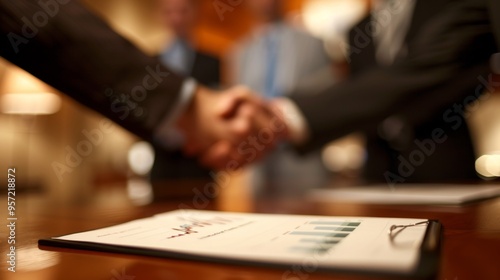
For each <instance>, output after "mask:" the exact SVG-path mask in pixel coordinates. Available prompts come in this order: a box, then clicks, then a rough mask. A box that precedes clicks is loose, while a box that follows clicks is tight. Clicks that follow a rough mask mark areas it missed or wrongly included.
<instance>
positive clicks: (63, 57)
mask: <svg viewBox="0 0 500 280" xmlns="http://www.w3.org/2000/svg"><path fill="white" fill-rule="evenodd" d="M42 3H45V4H42ZM43 5H46V6H43ZM0 11H1V15H0V34H1V39H0V40H1V41H0V46H1V50H0V52H1V53H0V55H1V56H3V57H4V58H5V59H7V60H9V61H10V62H12V63H14V64H16V65H17V66H19V67H21V68H23V69H25V70H26V71H28V72H30V73H31V74H33V75H34V76H36V77H37V78H39V79H41V80H42V81H44V82H46V83H48V84H49V85H51V86H53V87H54V88H56V89H58V90H60V91H61V92H63V93H65V94H67V95H69V96H70V97H72V98H73V99H75V100H76V101H78V102H79V103H81V104H83V105H85V106H87V107H89V108H92V109H94V110H95V111H97V112H99V113H101V114H103V115H104V116H106V117H108V118H110V119H111V120H113V121H115V122H117V123H118V124H120V125H122V126H123V127H124V128H126V129H128V130H129V131H131V132H133V133H135V134H137V135H138V136H141V137H143V138H146V139H149V140H151V139H152V138H153V135H154V133H155V131H157V130H158V129H159V128H158V127H159V126H160V124H161V123H162V122H163V121H164V120H165V119H168V114H169V113H171V112H173V110H174V108H175V106H176V104H177V103H178V102H179V99H180V98H179V95H180V91H181V88H182V86H183V83H184V78H182V77H180V76H177V75H176V74H174V73H172V72H170V71H169V70H168V69H167V68H165V67H164V66H162V64H161V63H160V61H159V60H157V59H155V58H151V57H149V56H147V55H145V54H144V53H143V52H141V51H140V50H138V49H137V48H136V47H135V46H134V45H132V44H131V43H130V42H129V41H127V40H126V39H124V38H123V37H121V36H119V35H118V34H117V33H115V32H114V31H113V30H112V29H111V28H110V27H109V26H108V25H107V24H106V23H105V22H104V21H103V20H101V19H100V18H98V17H97V16H95V15H94V14H92V13H91V12H90V11H89V10H87V9H86V8H85V7H83V6H82V5H81V4H80V3H79V2H78V1H62V0H61V1H59V0H58V1H30V0H18V1H10V0H0Z"/></svg>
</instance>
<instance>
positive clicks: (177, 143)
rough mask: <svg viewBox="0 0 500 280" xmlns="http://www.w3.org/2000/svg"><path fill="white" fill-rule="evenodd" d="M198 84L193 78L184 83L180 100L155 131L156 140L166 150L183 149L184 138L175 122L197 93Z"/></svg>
mask: <svg viewBox="0 0 500 280" xmlns="http://www.w3.org/2000/svg"><path fill="white" fill-rule="evenodd" d="M196 87H197V82H196V80H194V79H193V78H188V79H186V80H185V81H184V83H183V85H182V87H181V92H180V94H179V99H178V100H177V103H176V104H174V106H173V107H172V112H170V114H168V115H167V116H165V118H164V119H163V120H162V122H161V123H160V125H159V126H158V128H157V129H156V131H155V134H154V140H155V142H157V143H158V144H160V145H161V146H163V147H164V148H166V149H169V150H174V149H178V148H180V147H182V144H183V143H184V136H183V135H182V133H181V132H180V131H179V130H178V129H176V128H175V122H176V121H177V119H178V118H179V117H180V116H181V115H182V113H183V112H184V111H185V110H186V108H187V107H188V105H189V103H190V102H191V100H192V99H193V96H194V93H195V92H196Z"/></svg>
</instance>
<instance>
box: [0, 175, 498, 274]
mask: <svg viewBox="0 0 500 280" xmlns="http://www.w3.org/2000/svg"><path fill="white" fill-rule="evenodd" d="M166 187H174V186H172V185H171V184H170V186H166ZM193 198H194V196H193V197H190V198H187V199H174V200H164V201H159V202H154V203H151V204H148V205H144V206H137V205H134V204H133V203H132V202H131V201H130V199H129V198H128V197H127V194H126V191H125V187H124V186H117V187H112V188H107V189H103V190H96V191H94V192H93V193H92V194H91V195H90V196H89V197H83V198H80V199H78V200H77V201H76V202H72V203H65V202H61V201H53V200H51V199H49V198H47V197H46V196H44V195H24V196H23V195H21V194H19V195H18V197H17V207H18V208H17V213H16V215H17V217H18V221H17V227H16V245H17V252H16V253H17V257H18V261H17V272H15V273H12V272H9V271H7V267H8V265H7V263H6V261H5V260H6V254H7V253H8V246H7V244H6V240H7V237H8V236H7V231H6V230H5V228H6V226H4V225H2V226H1V230H0V252H1V256H2V257H1V260H2V261H1V262H0V279H23V280H30V279H36V280H44V279H51V280H52V279H64V280H66V279H85V280H88V279H103V280H104V279H106V280H109V279H116V280H133V279H135V280H142V279H197V280H202V279H228V280H247V279H258V280H262V279H276V280H281V279H294V280H297V279H300V280H306V279H308V280H309V279H310V280H312V279H373V278H372V277H367V276H359V275H343V274H322V273H317V272H306V271H295V272H294V273H295V274H286V273H285V272H286V271H284V270H279V269H267V268H258V267H250V266H230V265H220V264H212V263H202V262H190V261H180V260H173V259H158V258H149V257H141V256H131V255H118V254H104V253H89V252H73V251H71V252H54V251H45V250H40V249H38V246H37V241H38V239H40V238H47V237H51V236H58V235H64V234H68V233H73V232H78V231H85V230H89V229H93V228H99V227H105V226H111V225H114V224H117V223H122V222H126V221H129V220H133V219H138V218H142V217H148V216H151V215H153V214H156V213H160V212H166V211H171V210H175V209H178V208H179V206H183V207H186V206H190V207H192V206H193V203H194V204H195V205H197V206H203V208H204V209H207V210H223V211H236V212H257V213H289V214H307V215H310V214H312V215H346V216H380V217H407V218H410V217H411V218H430V219H438V220H440V221H441V223H442V224H443V225H444V229H445V232H444V243H443V252H442V257H441V263H440V271H439V275H438V277H437V279H440V280H468V279H474V280H475V279H480V280H488V279H492V280H498V279H500V198H497V199H492V200H486V201H482V202H477V203H473V204H469V205H466V206H460V207H444V206H443V207H438V206H387V205H386V206H384V205H366V204H355V203H335V204H333V203H325V202H317V201H310V200H308V199H307V198H305V196H304V195H299V194H297V195H294V194H287V195H280V196H276V195H274V196H263V197H260V198H258V199H257V198H254V197H252V195H250V194H249V192H248V191H245V190H244V189H239V188H238V187H237V186H232V187H230V188H225V189H223V190H222V191H221V192H220V193H219V194H218V195H217V198H216V199H214V200H212V201H211V202H209V203H207V204H206V205H205V203H203V204H202V203H200V201H194V200H193ZM0 200H1V204H0V205H1V207H2V208H0V209H1V210H0V220H1V221H3V222H4V223H5V224H7V220H6V218H7V214H6V210H5V209H3V208H4V205H6V199H5V196H0ZM193 208H195V207H193ZM360 253H362V252H360ZM290 271H293V268H292V267H291V268H290ZM384 279H385V278H384Z"/></svg>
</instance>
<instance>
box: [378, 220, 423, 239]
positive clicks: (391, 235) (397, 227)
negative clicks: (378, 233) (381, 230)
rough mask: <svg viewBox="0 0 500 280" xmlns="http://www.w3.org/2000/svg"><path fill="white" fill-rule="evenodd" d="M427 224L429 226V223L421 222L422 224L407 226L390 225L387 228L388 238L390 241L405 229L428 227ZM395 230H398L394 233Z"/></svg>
mask: <svg viewBox="0 0 500 280" xmlns="http://www.w3.org/2000/svg"><path fill="white" fill-rule="evenodd" d="M428 224H429V221H423V222H418V223H413V224H407V225H392V226H391V227H390V228H389V232H388V234H389V238H391V240H392V239H393V238H394V237H395V236H396V235H397V234H398V233H400V232H401V231H402V230H404V229H405V228H407V227H414V226H419V225H428ZM397 229H399V230H398V231H396V230H397Z"/></svg>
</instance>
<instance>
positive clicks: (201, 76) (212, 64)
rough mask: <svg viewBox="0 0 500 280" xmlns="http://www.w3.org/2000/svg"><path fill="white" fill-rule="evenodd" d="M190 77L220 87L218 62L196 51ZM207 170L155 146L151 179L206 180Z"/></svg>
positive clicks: (178, 153)
mask: <svg viewBox="0 0 500 280" xmlns="http://www.w3.org/2000/svg"><path fill="white" fill-rule="evenodd" d="M190 76H191V77H193V78H195V79H196V80H197V81H198V82H199V83H201V84H203V85H205V86H208V87H218V86H219V85H220V82H221V79H220V61H219V59H217V58H216V57H213V56H211V55H209V54H205V53H203V52H199V51H196V52H195V54H194V61H193V64H192V68H191V73H190ZM209 172H210V171H209V170H208V169H206V168H203V167H201V166H200V165H199V164H198V162H197V160H195V159H190V158H186V157H185V156H184V155H183V153H182V152H181V151H165V150H164V149H162V148H161V147H158V146H155V162H154V165H153V168H152V170H151V179H152V180H153V181H160V180H165V179H185V178H208V177H209Z"/></svg>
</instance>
